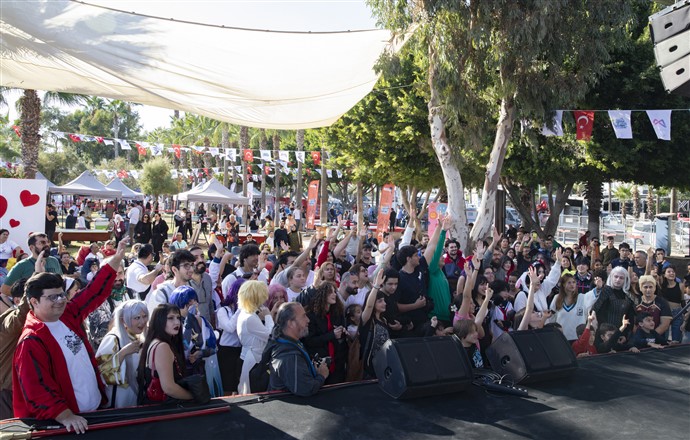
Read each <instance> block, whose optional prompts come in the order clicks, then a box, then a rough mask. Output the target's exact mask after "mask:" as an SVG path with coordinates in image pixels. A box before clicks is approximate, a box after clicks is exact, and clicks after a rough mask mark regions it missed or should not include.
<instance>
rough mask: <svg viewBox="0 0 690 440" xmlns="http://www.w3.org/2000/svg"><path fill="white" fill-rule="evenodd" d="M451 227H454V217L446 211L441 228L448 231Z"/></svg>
mask: <svg viewBox="0 0 690 440" xmlns="http://www.w3.org/2000/svg"><path fill="white" fill-rule="evenodd" d="M451 227H453V217H452V216H451V215H450V213H449V212H446V215H445V216H443V220H442V221H441V229H443V230H444V231H448V230H450V228H451Z"/></svg>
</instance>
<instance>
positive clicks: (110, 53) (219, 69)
mask: <svg viewBox="0 0 690 440" xmlns="http://www.w3.org/2000/svg"><path fill="white" fill-rule="evenodd" d="M94 3H95V4H94ZM169 3H170V2H157V3H153V2H139V3H137V2H119V1H115V0H111V1H104V0H100V1H97V0H92V1H91V2H81V1H80V2H77V1H68V0H34V1H7V2H3V4H2V14H1V15H0V29H1V30H2V39H1V40H0V45H1V47H0V63H1V64H2V75H0V83H1V85H2V86H5V87H16V88H23V89H37V90H51V91H60V92H70V93H81V94H86V95H97V96H103V97H106V98H113V99H120V100H124V101H129V102H136V103H141V104H147V105H154V106H158V107H165V108H170V109H177V110H183V111H187V112H191V113H195V114H198V115H205V116H209V117H211V118H214V119H217V120H221V121H227V122H230V123H233V124H238V125H245V126H251V127H263V128H275V129H288V130H296V129H301V128H313V127H322V126H328V125H330V124H332V123H333V122H335V121H336V120H337V119H338V118H339V117H340V116H341V115H342V114H343V113H345V112H347V111H348V110H349V109H350V108H352V107H353V106H354V105H355V104H356V103H357V102H358V101H360V100H361V99H362V98H363V97H364V96H366V95H367V94H368V93H369V92H370V91H371V90H372V88H373V86H374V84H375V83H376V80H377V74H376V72H375V71H374V65H375V64H376V61H377V60H378V58H379V57H380V55H381V54H382V53H384V52H385V51H395V50H397V49H398V48H399V47H400V45H401V44H402V40H400V41H398V40H395V41H394V40H393V39H392V36H391V34H390V32H389V31H386V30H381V29H369V30H356V31H339V32H295V31H267V30H258V29H242V28H237V27H228V26H221V25H217V24H215V23H218V22H219V20H220V21H221V22H222V18H223V17H220V18H219V17H218V12H217V10H216V8H219V7H221V6H214V3H213V2H199V3H198V4H197V3H195V2H189V4H188V7H189V8H193V9H194V14H195V19H194V22H191V21H184V20H188V18H187V17H186V16H184V15H180V16H177V17H171V15H170V14H169V9H170V6H169ZM197 5H198V6H197ZM216 5H218V4H216ZM124 8H127V9H126V10H125V9H124ZM141 10H144V12H143V13H139V12H138V11H141ZM154 15H155V16H154Z"/></svg>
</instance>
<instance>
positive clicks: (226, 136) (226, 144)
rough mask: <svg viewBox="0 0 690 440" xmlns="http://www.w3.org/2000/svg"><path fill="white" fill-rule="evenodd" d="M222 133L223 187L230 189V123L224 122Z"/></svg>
mask: <svg viewBox="0 0 690 440" xmlns="http://www.w3.org/2000/svg"><path fill="white" fill-rule="evenodd" d="M220 129H221V132H220V146H221V147H222V151H223V186H224V187H226V188H228V180H229V179H228V158H227V156H226V154H228V148H230V130H229V129H228V123H227V122H223V123H222V124H221V128H220Z"/></svg>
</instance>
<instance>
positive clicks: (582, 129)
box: [574, 110, 594, 141]
mask: <svg viewBox="0 0 690 440" xmlns="http://www.w3.org/2000/svg"><path fill="white" fill-rule="evenodd" d="M574 113H575V126H576V127H577V140H578V141H589V140H590V139H592V128H593V127H594V112H593V111H589V110H578V111H576V112H574Z"/></svg>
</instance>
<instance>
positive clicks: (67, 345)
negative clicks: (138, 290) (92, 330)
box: [12, 239, 129, 434]
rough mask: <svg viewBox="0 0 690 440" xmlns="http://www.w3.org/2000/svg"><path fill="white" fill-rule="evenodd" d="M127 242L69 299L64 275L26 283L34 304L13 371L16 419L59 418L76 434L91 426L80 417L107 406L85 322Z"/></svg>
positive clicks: (105, 290)
mask: <svg viewBox="0 0 690 440" xmlns="http://www.w3.org/2000/svg"><path fill="white" fill-rule="evenodd" d="M128 241H129V240H128V239H124V240H122V241H121V242H120V244H119V246H118V248H117V253H116V254H115V255H114V256H113V257H112V259H111V260H110V262H109V264H108V265H106V266H104V267H103V268H101V269H100V270H99V271H98V273H97V274H96V276H95V277H94V279H93V281H92V282H91V283H89V284H88V285H87V286H86V287H85V288H84V289H82V290H81V291H80V292H78V293H77V294H76V295H75V296H74V298H72V300H71V301H69V302H68V301H67V298H66V297H65V292H64V290H63V287H62V277H61V276H59V275H56V274H52V273H38V274H34V275H33V276H32V277H31V278H29V280H28V281H27V282H26V287H25V291H26V296H27V298H28V299H29V304H30V305H31V309H32V310H31V311H30V312H29V314H28V316H27V318H26V323H25V324H24V330H23V331H22V334H21V336H20V337H19V342H18V344H17V349H16V351H15V354H14V365H13V369H12V389H13V406H14V415H15V417H30V418H36V419H55V420H56V421H57V422H58V423H61V424H63V425H65V427H66V428H67V431H71V430H72V428H73V429H74V431H75V432H76V433H78V434H81V433H83V432H85V430H86V429H87V428H88V426H87V422H86V419H84V418H83V417H81V416H79V415H77V413H80V412H87V411H93V410H96V409H98V408H99V407H100V406H101V405H102V404H104V403H106V402H107V398H106V396H105V393H104V390H105V388H104V385H103V382H102V380H101V376H100V374H99V372H98V364H97V363H96V359H95V357H94V352H93V349H92V348H91V345H90V344H89V340H88V338H87V336H86V332H85V331H84V329H83V327H82V325H81V324H82V322H83V321H84V319H85V318H86V317H87V316H88V315H89V313H91V312H93V311H94V310H96V309H97V308H98V306H100V305H101V304H102V303H103V302H104V301H105V300H106V299H107V298H108V296H109V295H110V292H111V290H112V285H113V282H114V281H115V278H116V275H117V269H118V267H119V266H120V262H121V261H122V259H123V258H124V256H125V249H126V247H127V242H128Z"/></svg>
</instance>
